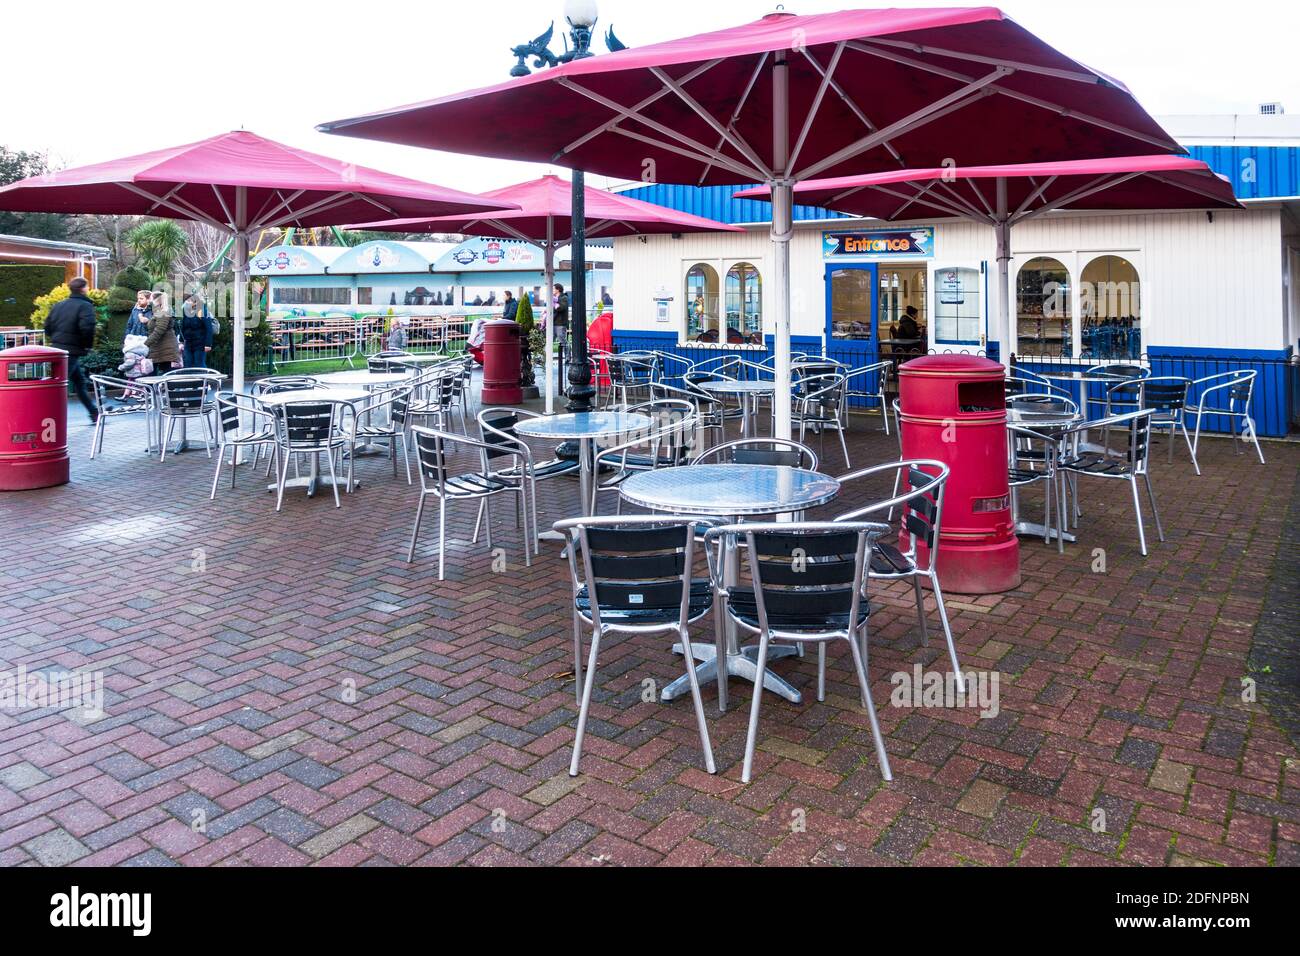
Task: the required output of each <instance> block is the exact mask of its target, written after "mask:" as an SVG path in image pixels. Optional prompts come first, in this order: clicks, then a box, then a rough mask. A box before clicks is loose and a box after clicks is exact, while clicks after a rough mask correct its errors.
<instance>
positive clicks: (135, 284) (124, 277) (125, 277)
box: [113, 266, 152, 303]
mask: <svg viewBox="0 0 1300 956" xmlns="http://www.w3.org/2000/svg"><path fill="white" fill-rule="evenodd" d="M113 285H114V286H119V287H121V288H123V289H130V290H131V301H132V303H134V302H135V294H136V293H137V292H139V291H140V290H141V289H148V288H150V287H151V285H152V283H151V282H150V281H149V273H147V272H145V271H144V270H143V269H137V268H136V267H135V266H127V267H126V268H125V269H123V270H122V271H121V272H119V273H118V274H117V275H115V276H113Z"/></svg>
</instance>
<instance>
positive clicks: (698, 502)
mask: <svg viewBox="0 0 1300 956" xmlns="http://www.w3.org/2000/svg"><path fill="white" fill-rule="evenodd" d="M839 491H840V483H839V482H838V481H836V480H835V479H834V478H831V477H830V476H829V475H822V474H819V473H817V472H815V471H806V470H805V469H802V468H788V467H786V466H784V465H685V466H683V467H681V468H659V469H656V470H654V471H643V472H640V473H638V474H635V475H633V476H632V477H630V478H628V479H627V481H625V482H623V486H622V488H621V492H622V495H623V497H624V498H625V499H626V500H627V501H629V502H631V503H632V504H634V505H640V506H641V507H643V508H654V509H655V510H657V511H670V512H676V513H679V514H692V515H720V516H724V517H739V516H741V515H763V514H785V513H788V512H791V511H803V510H804V509H806V508H814V507H816V506H817V505H821V504H825V503H826V502H828V501H830V500H831V499H832V498H834V497H835V496H836V495H837V494H839Z"/></svg>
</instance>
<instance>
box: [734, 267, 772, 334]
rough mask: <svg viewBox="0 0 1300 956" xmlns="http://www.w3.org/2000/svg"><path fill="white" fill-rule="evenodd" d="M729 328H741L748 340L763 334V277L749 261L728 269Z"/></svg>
mask: <svg viewBox="0 0 1300 956" xmlns="http://www.w3.org/2000/svg"><path fill="white" fill-rule="evenodd" d="M727 328H728V329H737V330H739V332H740V334H741V335H742V336H743V337H744V338H745V339H746V340H747V341H748V340H749V339H750V338H751V337H752V336H754V335H755V334H757V335H759V336H761V335H762V334H763V279H762V277H761V276H759V274H758V269H757V268H756V267H755V266H753V265H751V264H750V263H748V262H737V263H736V264H735V265H734V266H732V267H731V268H730V269H728V270H727Z"/></svg>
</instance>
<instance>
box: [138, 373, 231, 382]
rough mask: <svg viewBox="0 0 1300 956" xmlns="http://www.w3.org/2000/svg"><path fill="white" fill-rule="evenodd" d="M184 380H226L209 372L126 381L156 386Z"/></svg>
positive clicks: (152, 376) (148, 376)
mask: <svg viewBox="0 0 1300 956" xmlns="http://www.w3.org/2000/svg"><path fill="white" fill-rule="evenodd" d="M186 378H210V379H212V381H214V382H224V381H225V380H226V376H224V375H222V374H221V373H220V372H215V371H211V370H209V371H207V372H195V373H193V374H192V375H191V374H187V375H141V376H140V377H139V378H133V379H128V381H130V382H131V383H132V384H134V385H157V384H158V383H159V382H163V381H172V382H174V381H176V380H177V379H186Z"/></svg>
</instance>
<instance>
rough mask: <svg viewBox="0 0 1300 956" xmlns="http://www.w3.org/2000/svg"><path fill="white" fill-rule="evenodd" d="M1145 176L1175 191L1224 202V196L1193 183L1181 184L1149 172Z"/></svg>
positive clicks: (1159, 174) (1160, 174)
mask: <svg viewBox="0 0 1300 956" xmlns="http://www.w3.org/2000/svg"><path fill="white" fill-rule="evenodd" d="M1143 175H1146V176H1150V177H1151V178H1152V179H1154V180H1155V181H1156V182H1159V183H1164V184H1165V185H1166V186H1173V187H1174V188H1175V189H1181V190H1183V191H1184V192H1189V193H1196V194H1197V195H1198V196H1204V197H1205V198H1206V199H1213V200H1215V201H1216V202H1221V201H1222V200H1223V197H1222V196H1216V195H1215V194H1214V193H1212V192H1210V191H1209V190H1208V189H1201V188H1200V187H1199V186H1194V185H1192V184H1191V183H1180V182H1179V181H1178V180H1176V179H1170V178H1169V177H1168V176H1165V175H1163V174H1162V173H1153V172H1147V173H1144V174H1143ZM1198 175H1200V174H1198Z"/></svg>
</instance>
